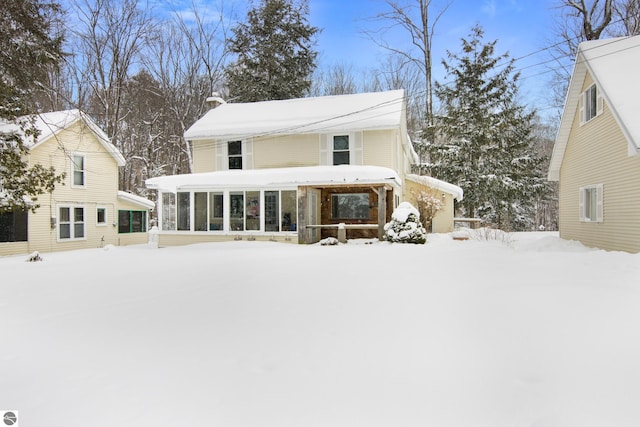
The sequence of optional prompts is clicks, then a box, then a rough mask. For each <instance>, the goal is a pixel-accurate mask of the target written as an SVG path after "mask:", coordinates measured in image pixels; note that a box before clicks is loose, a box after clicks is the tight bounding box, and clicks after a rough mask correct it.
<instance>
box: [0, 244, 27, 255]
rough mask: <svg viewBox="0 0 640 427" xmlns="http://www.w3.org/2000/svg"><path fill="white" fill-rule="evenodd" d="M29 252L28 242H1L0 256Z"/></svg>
mask: <svg viewBox="0 0 640 427" xmlns="http://www.w3.org/2000/svg"><path fill="white" fill-rule="evenodd" d="M26 253H29V243H28V242H0V256H5V255H14V254H26Z"/></svg>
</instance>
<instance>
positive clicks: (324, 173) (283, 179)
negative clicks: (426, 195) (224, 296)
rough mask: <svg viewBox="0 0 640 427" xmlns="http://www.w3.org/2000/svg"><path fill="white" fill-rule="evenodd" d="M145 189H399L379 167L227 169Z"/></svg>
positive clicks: (167, 179)
mask: <svg viewBox="0 0 640 427" xmlns="http://www.w3.org/2000/svg"><path fill="white" fill-rule="evenodd" d="M145 183H146V185H147V187H148V188H151V189H154V190H160V191H164V192H171V193H175V192H176V191H179V190H193V189H231V188H249V187H256V188H278V187H285V186H291V187H293V186H298V185H336V184H343V185H357V184H381V183H385V184H390V185H391V186H393V187H396V188H399V187H400V178H399V177H398V174H397V173H396V172H395V171H394V170H393V169H389V168H384V167H381V166H353V165H339V166H308V167H295V168H277V169H250V170H229V171H218V172H204V173H193V174H184V175H171V176H160V177H156V178H149V179H147V180H146V181H145Z"/></svg>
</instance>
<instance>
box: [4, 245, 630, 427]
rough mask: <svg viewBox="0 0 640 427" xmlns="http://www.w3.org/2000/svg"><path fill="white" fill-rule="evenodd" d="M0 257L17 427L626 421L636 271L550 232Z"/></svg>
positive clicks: (581, 426) (7, 368)
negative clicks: (415, 241) (38, 258)
mask: <svg viewBox="0 0 640 427" xmlns="http://www.w3.org/2000/svg"><path fill="white" fill-rule="evenodd" d="M363 243H364V242H350V243H348V244H346V245H339V246H321V245H311V246H299V245H288V244H279V243H271V242H268V243H266V242H247V241H241V242H229V243H218V244H207V245H194V246H188V247H175V248H164V249H155V248H152V247H149V246H136V247H110V248H105V249H93V250H85V251H76V252H66V253H52V254H43V258H44V261H43V262H35V263H27V262H25V261H24V260H25V259H26V256H17V257H4V258H0V272H1V273H0V274H1V276H0V342H1V346H2V351H1V352H0V409H3V410H10V409H13V410H18V411H19V416H20V419H19V421H21V422H22V425H23V426H32V427H44V426H65V427H66V426H74V427H75V426H77V427H102V426H105V427H107V426H109V427H112V426H135V427H140V426H176V425H178V426H224V427H240V426H242V427H246V426H255V427H264V426H274V427H289V426H290V427H306V426H331V427H338V426H345V427H346V426H349V427H355V426H357V427H360V426H362V427H371V426H398V427H402V426H421V427H424V426H438V427H444V426H456V427H457V426H461V427H468V426H471V427H476V426H487V427H489V426H490V427H519V426H527V427H534V426H535V427H556V426H562V427H570V426H576V427H588V426H617V427H624V426H637V425H640V404H639V403H638V402H640V280H639V279H640V255H631V254H627V253H612V252H603V251H598V250H593V249H587V248H584V247H582V246H580V245H578V244H576V243H573V242H565V241H561V240H559V239H558V237H557V235H556V234H554V233H527V234H516V235H514V236H513V241H512V242H511V244H510V245H505V244H503V243H502V242H499V241H473V240H469V241H454V240H453V239H452V238H451V235H430V236H429V242H428V243H427V244H426V245H401V244H390V243H378V242H376V243H373V244H363Z"/></svg>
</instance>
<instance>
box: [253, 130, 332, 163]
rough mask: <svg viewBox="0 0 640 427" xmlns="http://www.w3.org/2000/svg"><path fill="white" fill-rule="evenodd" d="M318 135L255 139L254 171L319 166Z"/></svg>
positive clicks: (276, 136)
mask: <svg viewBox="0 0 640 427" xmlns="http://www.w3.org/2000/svg"><path fill="white" fill-rule="evenodd" d="M319 138H320V137H319V135H318V134H301V135H272V136H264V137H261V138H255V139H254V140H253V141H254V142H253V161H254V167H255V168H256V169H265V168H288V167H298V166H317V165H319V164H320V148H319Z"/></svg>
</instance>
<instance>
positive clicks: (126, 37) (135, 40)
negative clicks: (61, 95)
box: [73, 0, 154, 148]
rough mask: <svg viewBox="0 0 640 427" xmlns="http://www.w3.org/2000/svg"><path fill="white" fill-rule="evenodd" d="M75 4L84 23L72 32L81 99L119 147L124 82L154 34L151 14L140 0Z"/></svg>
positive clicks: (84, 0) (93, 0)
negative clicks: (152, 32)
mask: <svg viewBox="0 0 640 427" xmlns="http://www.w3.org/2000/svg"><path fill="white" fill-rule="evenodd" d="M74 6H75V8H76V10H77V14H78V19H79V25H78V26H77V27H76V28H75V29H74V31H73V35H74V39H75V41H76V43H77V45H76V46H75V49H74V53H75V55H74V60H73V64H74V66H75V74H76V80H77V83H78V96H79V99H78V101H79V104H80V107H81V108H83V109H84V110H86V111H87V112H89V113H90V114H91V115H92V116H93V117H94V118H95V119H96V120H97V122H98V123H99V124H100V125H101V126H102V127H103V129H104V130H105V132H106V133H107V135H109V137H110V138H111V141H112V143H113V144H114V145H116V147H118V148H120V143H119V142H120V141H119V140H120V130H121V125H122V121H123V120H124V118H125V112H124V111H123V109H122V100H123V96H124V88H125V83H126V81H127V79H128V78H129V77H130V74H131V71H132V69H134V67H137V66H138V65H139V64H140V58H141V57H140V55H141V53H142V52H143V50H144V48H145V47H146V43H147V41H148V36H149V34H151V31H152V28H153V25H154V21H153V19H152V16H151V10H150V8H149V7H148V6H146V8H142V7H141V4H140V3H139V2H137V1H136V0H116V1H113V0H76V1H75V2H74Z"/></svg>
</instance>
